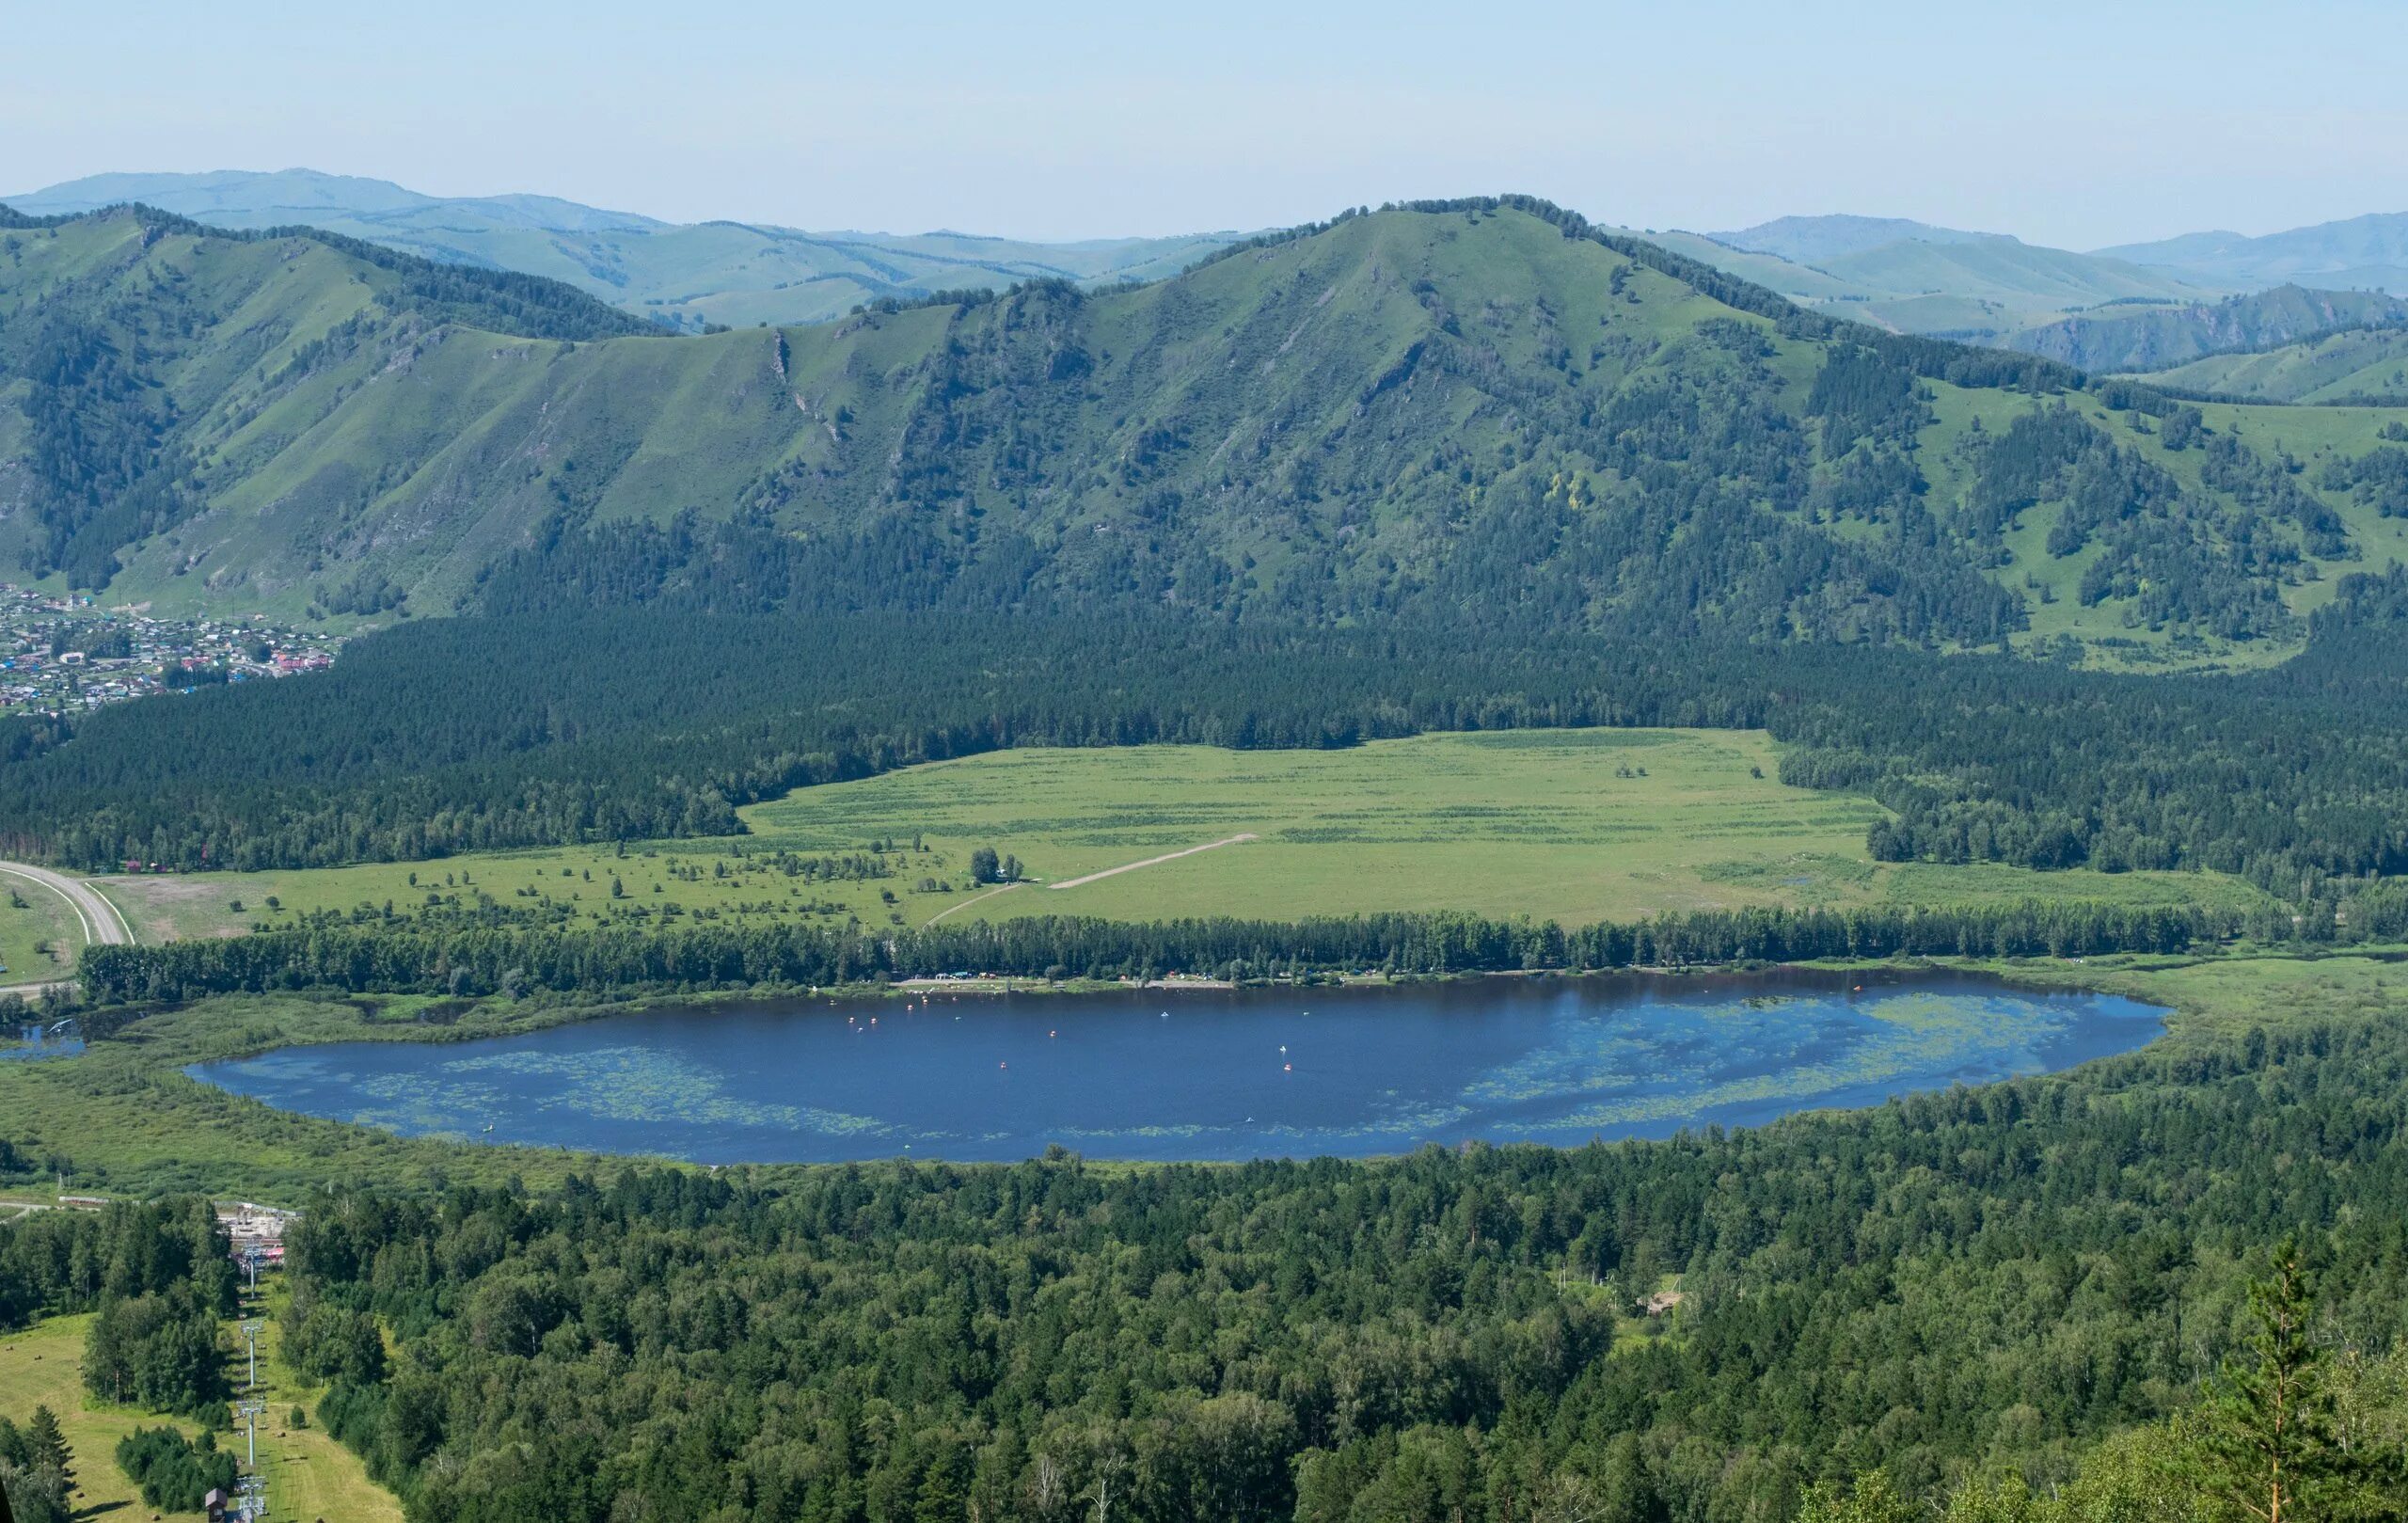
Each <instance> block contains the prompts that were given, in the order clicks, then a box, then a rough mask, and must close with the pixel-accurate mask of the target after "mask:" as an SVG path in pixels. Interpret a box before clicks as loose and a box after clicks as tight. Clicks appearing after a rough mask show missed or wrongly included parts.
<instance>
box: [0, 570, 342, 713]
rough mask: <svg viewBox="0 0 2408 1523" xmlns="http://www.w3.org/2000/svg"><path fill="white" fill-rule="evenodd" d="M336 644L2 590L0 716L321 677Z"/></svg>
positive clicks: (299, 634) (272, 628)
mask: <svg viewBox="0 0 2408 1523" xmlns="http://www.w3.org/2000/svg"><path fill="white" fill-rule="evenodd" d="M340 648H341V636H338V635H330V634H324V633H318V632H315V631H311V630H304V629H292V628H286V627H278V626H276V625H272V624H269V623H268V622H266V621H265V619H264V618H263V617H254V618H251V619H232V618H221V619H159V618H152V617H150V615H149V614H148V613H146V612H144V611H141V610H138V609H126V608H103V607H100V606H98V605H97V604H96V603H95V602H94V600H93V599H92V598H90V597H86V596H73V597H56V596H53V595H50V594H47V593H42V592H37V591H34V590H32V589H28V588H24V587H17V586H11V585H9V584H8V583H5V582H0V714H62V713H73V712H77V711H80V710H84V709H91V708H98V707H101V706H103V705H105V704H115V703H122V702H124V701H125V700H126V699H129V698H145V697H149V696H150V695H151V694H153V693H161V692H190V691H192V690H195V689H197V688H201V687H208V686H213V685H215V684H218V683H227V682H255V681H261V680H263V679H266V678H271V677H286V676H293V675H297V674H301V673H304V672H317V671H323V670H325V668H327V667H329V666H331V665H333V664H334V658H335V653H336V651H337V650H338V649H340Z"/></svg>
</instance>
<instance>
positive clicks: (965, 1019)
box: [190, 972, 2164, 1164]
mask: <svg viewBox="0 0 2408 1523" xmlns="http://www.w3.org/2000/svg"><path fill="white" fill-rule="evenodd" d="M2163 1013H2164V1012H2162V1010H2159V1009H2157V1008H2155V1007H2150V1006H2147V1005H2142V1004H2139V1003H2137V1002H2134V1001H2132V1000H2128V999H2123V998H2120V997H2117V996H2114V995H2106V994H2092V993H2083V992H2061V991H2050V992H2039V991H2033V990H2025V989H2018V988H2014V987H2011V986H2008V985H2005V984H2003V983H2000V982H1997V981H1994V980H1989V979H1986V978H1981V977H1976V976H1964V975H1944V976H1925V975H1913V974H1889V975H1880V974H1862V973H1858V974H1821V973H1801V972H1783V973H1780V974H1769V975H1729V976H1687V977H1678V978H1662V977H1651V976H1637V975H1631V976H1602V977H1588V978H1480V979H1467V980H1462V981H1457V982H1449V983H1431V984H1417V985H1410V986H1404V987H1397V988H1379V987H1358V988H1351V989H1339V988H1323V989H1287V988H1266V989H1243V990H1214V991H1180V992H1164V991H1161V990H1149V991H1141V990H1127V991H1117V992H1107V993H1092V994H1050V993H1023V994H982V993H975V992H961V993H952V992H936V993H933V994H929V995H923V996H920V997H918V998H915V999H914V1000H912V1001H911V1003H910V1005H909V1006H907V1005H906V1003H905V1002H904V1001H902V1000H894V999H862V1000H847V1001H834V1002H832V1001H829V1000H826V999H816V1000H805V999H785V1000H775V1001H762V1002H758V1003H753V1004H737V1005H714V1006H697V1007H684V1008H661V1009H654V1010H647V1011H642V1012H637V1013H631V1014H624V1015H614V1016H609V1017H605V1018H603V1019H600V1020H595V1021H589V1022H584V1023H578V1024H573V1025H564V1026H555V1027H552V1028H550V1029H548V1030H545V1031H538V1032H532V1033H529V1034H527V1035H523V1036H512V1037H496V1038H485V1039H477V1040H472V1041H465V1042H415V1041H384V1042H347V1043H339V1044H333V1045H327V1046H316V1047H290V1048H283V1049H280V1050H277V1051H275V1052H271V1053H265V1054H262V1055H259V1056H257V1057H249V1058H243V1059H238V1060H233V1061H228V1062H219V1063H209V1064H199V1065H196V1066H195V1067H194V1068H193V1069H191V1070H190V1071H191V1072H192V1073H193V1074H194V1075H195V1076H196V1077H198V1078H200V1079H203V1080H206V1081H208V1082H209V1083H212V1084H215V1085H219V1086H221V1087H225V1088H227V1089H230V1090H231V1091H233V1092H234V1093H236V1094H242V1095H249V1096H253V1097H256V1098H258V1099H260V1100H262V1101H265V1102H267V1103H270V1104H274V1105H278V1106H283V1107H285V1108H288V1109H291V1110H296V1111H302V1112H306V1113H308V1114H309V1115H312V1116H322V1117H329V1118H335V1119H338V1120H344V1121H355V1122H359V1123H362V1124H364V1125H369V1126H377V1127H384V1128H388V1129H389V1130H391V1131H394V1132H398V1133H403V1134H410V1135H433V1136H450V1137H458V1138H464V1139H470V1140H484V1141H491V1142H510V1143H526V1144H532V1145H537V1146H545V1147H564V1148H575V1149H582V1150H594V1151H600V1152H620V1153H654V1154H660V1155H665V1156H670V1157H675V1158H683V1159H689V1160H691V1161H694V1162H698V1163H712V1164H725V1163H741V1162H750V1163H800V1162H832V1161H838V1160H847V1159H865V1158H879V1157H888V1156H894V1155H897V1154H903V1153H909V1154H911V1155H912V1156H914V1157H929V1158H937V1157H942V1158H950V1159H961V1160H993V1159H1016V1158H1024V1157H1027V1156H1029V1155H1031V1154H1033V1153H1037V1152H1039V1151H1042V1150H1044V1148H1045V1147H1046V1146H1047V1145H1048V1144H1051V1143H1060V1144H1062V1145H1063V1146H1065V1147H1068V1148H1071V1149H1074V1150H1078V1151H1080V1152H1082V1153H1085V1154H1086V1155H1088V1156H1090V1157H1096V1158H1131V1159H1237V1158H1257V1157H1280V1156H1305V1155H1311V1154H1324V1153H1326V1154H1341V1155H1348V1156H1362V1155H1367V1154H1376V1153H1392V1152H1400V1151H1404V1150H1411V1149H1413V1148H1416V1147H1418V1146H1420V1145H1421V1144H1423V1143H1426V1142H1438V1143H1449V1144H1451V1143H1457V1142H1462V1141H1465V1140H1466V1139H1470V1138H1475V1137H1477V1138H1484V1139H1487V1140H1489V1141H1493V1142H1499V1143H1504V1142H1542V1143H1550V1144H1558V1145H1574V1144H1578V1143H1583V1142H1586V1141H1588V1140H1590V1139H1591V1138H1592V1137H1603V1138H1608V1139H1611V1138H1616V1137H1630V1136H1657V1135H1665V1134H1671V1133H1672V1132H1674V1131H1677V1130H1679V1129H1680V1128H1682V1127H1685V1126H1699V1125H1703V1124H1705V1123H1708V1122H1717V1123H1720V1124H1722V1125H1726V1126H1745V1125H1752V1124H1755V1123H1759V1122H1763V1121H1767V1120H1770V1119H1772V1118H1776V1117H1779V1116H1783V1115H1787V1114H1789V1113H1791V1112H1793V1111H1799V1110H1810V1109H1817V1108H1822V1107H1827V1106H1841V1105H1867V1104H1875V1103H1879V1102H1880V1101H1882V1100H1884V1099H1887V1098H1888V1097H1890V1096H1892V1095H1897V1094H1903V1093H1906V1092H1909V1091H1911V1090H1917V1089H1931V1088H1939V1087H1946V1086H1949V1085H1952V1084H1959V1083H1964V1084H1978V1083H1983V1082H1986V1081H1988V1080H1992V1079H2000V1078H2004V1077H2008V1076H2010V1075H2014V1074H2027V1073H2038V1072H2042V1071H2049V1070H2052V1069H2061V1068H2067V1067H2070V1066H2072V1065H2073V1064H2076V1063H2081V1062H2083V1061H2085V1060H2087V1059H2090V1058H2093V1057H2099V1056H2103V1055H2109V1054H2113V1053H2120V1052H2126V1051H2129V1050H2131V1049H2132V1048H2135V1047H2138V1046H2140V1045H2142V1044H2143V1043H2145V1042H2147V1040H2148V1039H2150V1038H2151V1037H2153V1036H2155V1035H2156V1034H2157V1032H2158V1030H2159V1023H2160V1020H2161V1018H2162V1015H2163Z"/></svg>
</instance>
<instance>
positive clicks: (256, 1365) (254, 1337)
mask: <svg viewBox="0 0 2408 1523" xmlns="http://www.w3.org/2000/svg"><path fill="white" fill-rule="evenodd" d="M266 1330H267V1324H266V1323H263V1322H261V1321H260V1319H259V1318H257V1317H246V1318H244V1319H243V1341H245V1342H246V1343H248V1344H249V1345H250V1350H251V1378H250V1383H249V1384H248V1385H246V1386H245V1387H244V1389H245V1390H257V1389H259V1388H260V1334H261V1333H262V1332H265V1331H266Z"/></svg>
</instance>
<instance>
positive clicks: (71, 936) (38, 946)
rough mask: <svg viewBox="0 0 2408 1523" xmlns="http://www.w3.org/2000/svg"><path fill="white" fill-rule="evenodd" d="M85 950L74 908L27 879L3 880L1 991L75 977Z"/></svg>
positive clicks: (0, 890)
mask: <svg viewBox="0 0 2408 1523" xmlns="http://www.w3.org/2000/svg"><path fill="white" fill-rule="evenodd" d="M83 949H84V931H83V927H82V925H81V923H80V922H78V921H77V919H76V918H75V911H74V907H73V906H71V905H70V904H69V903H68V902H67V900H66V899H65V898H64V897H63V896H60V895H58V894H56V893H54V892H53V891H51V890H49V889H47V888H44V887H42V886H41V885H40V884H39V883H36V882H32V881H30V880H26V879H23V878H11V877H7V876H0V988H5V987H7V986H8V985H10V984H34V983H42V982H46V981H48V980H50V979H53V978H57V977H61V976H65V975H67V974H70V973H72V972H73V971H74V968H75V954H76V953H78V952H80V951H82V950H83Z"/></svg>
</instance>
